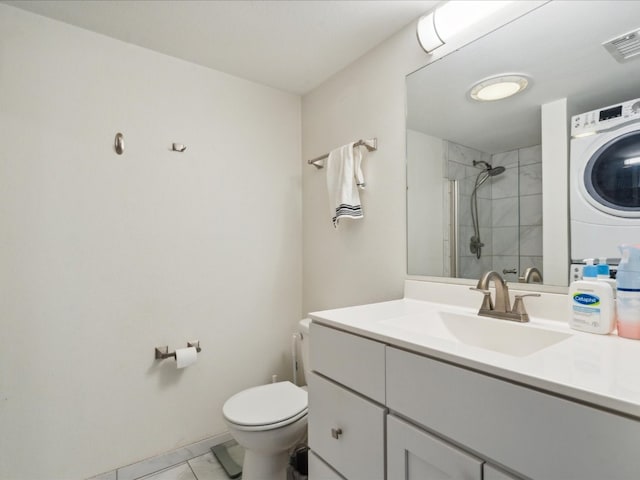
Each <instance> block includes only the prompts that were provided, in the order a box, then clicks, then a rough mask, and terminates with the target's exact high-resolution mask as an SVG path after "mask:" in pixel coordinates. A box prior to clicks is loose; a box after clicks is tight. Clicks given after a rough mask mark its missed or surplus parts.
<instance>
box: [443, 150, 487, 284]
mask: <svg viewBox="0 0 640 480" xmlns="http://www.w3.org/2000/svg"><path fill="white" fill-rule="evenodd" d="M443 154H444V161H445V169H444V171H445V172H446V174H447V177H448V179H449V180H457V181H458V252H459V257H458V277H460V278H479V277H480V276H481V275H482V273H483V272H485V271H487V270H491V268H492V260H491V255H492V248H493V240H492V236H493V232H492V221H491V213H492V212H491V186H490V183H489V182H490V181H487V182H485V183H484V184H483V185H482V186H481V187H480V188H479V189H478V195H477V197H478V219H479V225H480V238H481V239H482V242H483V243H484V244H485V246H484V247H483V248H482V257H481V258H479V259H478V258H476V256H475V254H472V253H471V251H470V249H469V240H470V238H471V236H472V235H473V222H472V220H471V208H470V203H471V193H472V192H473V186H474V184H475V180H476V176H477V175H478V174H479V173H480V172H481V169H480V168H477V167H474V166H473V161H474V160H476V161H479V160H482V161H485V162H490V161H491V156H490V155H489V154H488V153H484V152H481V151H479V150H475V149H473V148H469V147H465V146H463V145H459V144H456V143H453V142H449V141H447V140H444V144H443ZM446 191H447V189H445V192H446ZM445 196H446V198H445V202H444V203H445V208H447V209H449V207H450V203H449V198H448V196H447V195H446V194H445ZM445 219H446V222H447V224H446V225H445V228H444V231H445V242H444V249H445V250H444V261H445V266H444V270H445V275H451V271H450V268H449V264H450V258H451V257H450V250H449V231H450V227H451V225H450V221H449V220H450V217H449V216H445Z"/></svg>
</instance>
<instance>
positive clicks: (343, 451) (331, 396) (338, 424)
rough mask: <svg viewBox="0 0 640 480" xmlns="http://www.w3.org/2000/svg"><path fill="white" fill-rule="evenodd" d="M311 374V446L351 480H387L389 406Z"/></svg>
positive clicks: (309, 382)
mask: <svg viewBox="0 0 640 480" xmlns="http://www.w3.org/2000/svg"><path fill="white" fill-rule="evenodd" d="M310 377H311V378H309V380H308V384H309V447H310V448H311V449H312V450H313V451H314V452H316V453H317V454H318V456H320V457H321V458H323V459H324V460H325V461H326V462H327V463H328V464H330V465H331V466H333V468H335V469H336V470H337V471H338V472H339V473H340V474H341V475H343V476H344V477H345V478H347V479H349V480H384V455H385V449H384V421H385V414H386V409H385V408H383V407H381V406H379V405H376V404H375V403H373V402H370V401H368V400H366V399H365V398H362V397H361V396H360V395H357V394H355V393H353V392H350V391H348V390H346V389H344V388H342V387H340V386H339V385H337V384H335V383H333V382H331V381H329V380H326V379H324V378H322V377H321V376H319V375H317V374H313V373H312V374H311V376H310Z"/></svg>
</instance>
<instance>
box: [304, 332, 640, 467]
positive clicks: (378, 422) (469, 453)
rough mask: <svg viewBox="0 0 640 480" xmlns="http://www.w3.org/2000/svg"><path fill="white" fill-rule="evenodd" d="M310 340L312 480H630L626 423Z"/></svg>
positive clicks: (359, 340)
mask: <svg viewBox="0 0 640 480" xmlns="http://www.w3.org/2000/svg"><path fill="white" fill-rule="evenodd" d="M311 329H312V330H311V336H310V338H311V346H310V353H311V363H312V367H313V369H314V371H315V372H316V373H314V374H313V375H311V378H310V379H309V382H308V383H309V446H310V447H311V450H312V455H313V457H312V458H313V464H314V467H313V468H311V470H310V477H309V478H310V480H335V479H336V478H344V479H346V480H400V479H405V480H413V479H420V480H425V479H428V480H445V479H451V480H517V479H520V478H530V479H534V480H560V479H562V480H578V479H580V480H602V479H607V480H632V479H633V480H635V479H638V478H640V454H639V453H638V452H640V421H638V419H637V418H636V417H634V416H632V415H626V416H625V415H622V414H618V413H616V412H614V411H607V410H604V409H601V408H595V407H592V406H589V405H587V404H585V403H580V402H577V401H573V400H571V399H569V398H566V397H561V396H558V395H553V394H550V393H546V392H543V391H540V390H537V389H535V388H532V387H529V386H527V385H526V384H524V383H515V382H511V381H507V380H503V379H501V378H498V377H496V376H492V375H488V374H485V373H483V372H480V371H476V370H472V369H469V368H465V367H462V366H459V365H457V364H455V363H448V362H445V361H443V360H440V359H437V358H432V357H429V356H426V355H422V354H418V353H413V352H409V351H406V350H402V349H400V348H396V346H394V344H393V343H392V342H391V341H390V342H388V343H383V342H382V341H376V340H372V339H368V338H365V337H362V336H359V335H354V334H352V333H349V332H345V331H342V330H339V329H336V328H331V327H328V326H324V325H319V324H317V323H316V322H315V321H314V322H313V323H312V326H311ZM329 467H331V468H329ZM336 472H337V473H336ZM338 474H339V475H338ZM336 475H338V476H336Z"/></svg>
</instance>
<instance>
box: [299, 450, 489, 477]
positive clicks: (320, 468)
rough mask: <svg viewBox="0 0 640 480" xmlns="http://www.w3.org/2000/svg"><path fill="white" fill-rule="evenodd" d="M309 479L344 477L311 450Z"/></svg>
mask: <svg viewBox="0 0 640 480" xmlns="http://www.w3.org/2000/svg"><path fill="white" fill-rule="evenodd" d="M309 480H344V478H342V477H341V476H340V475H338V474H337V473H336V472H335V471H334V470H333V469H332V468H331V467H329V466H328V465H327V464H326V463H324V462H323V461H322V460H320V459H319V458H318V456H317V455H316V454H315V453H313V452H312V451H309ZM496 480H499V479H496Z"/></svg>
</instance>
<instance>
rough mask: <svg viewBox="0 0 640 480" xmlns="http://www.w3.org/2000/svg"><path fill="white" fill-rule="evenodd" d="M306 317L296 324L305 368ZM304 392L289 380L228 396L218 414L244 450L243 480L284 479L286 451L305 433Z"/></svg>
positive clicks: (306, 353)
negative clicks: (220, 414) (220, 412)
mask: <svg viewBox="0 0 640 480" xmlns="http://www.w3.org/2000/svg"><path fill="white" fill-rule="evenodd" d="M309 323H310V320H309V319H304V320H301V321H300V323H299V332H300V333H299V335H298V338H299V339H300V349H301V351H302V362H301V363H303V364H304V369H305V371H307V370H308V333H309ZM307 405H308V402H307V392H306V389H304V388H301V387H298V386H296V385H294V384H293V383H291V382H288V381H287V382H277V383H270V384H267V385H260V386H257V387H252V388H249V389H247V390H243V391H241V392H239V393H236V394H235V395H233V396H232V397H231V398H229V399H228V400H227V401H226V402H225V404H224V406H223V407H222V415H223V418H224V421H225V423H226V425H227V428H228V429H229V433H230V434H231V436H232V437H233V438H234V439H235V440H236V442H238V444H239V445H240V446H242V447H243V448H244V449H245V454H244V463H243V465H242V479H243V480H267V479H268V480H285V479H286V468H287V464H288V454H289V451H290V450H291V449H292V448H293V447H294V446H295V445H296V444H297V443H299V442H300V441H302V440H303V439H304V437H305V435H306V433H307Z"/></svg>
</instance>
